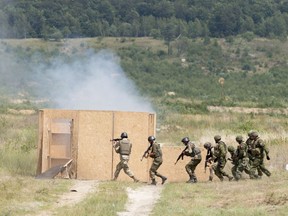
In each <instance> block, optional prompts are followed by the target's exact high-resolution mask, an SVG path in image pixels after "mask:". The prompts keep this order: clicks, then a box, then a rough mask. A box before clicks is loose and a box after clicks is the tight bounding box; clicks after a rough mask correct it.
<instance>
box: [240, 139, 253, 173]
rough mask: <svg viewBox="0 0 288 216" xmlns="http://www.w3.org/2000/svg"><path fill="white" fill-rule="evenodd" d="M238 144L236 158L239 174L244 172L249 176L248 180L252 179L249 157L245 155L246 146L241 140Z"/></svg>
mask: <svg viewBox="0 0 288 216" xmlns="http://www.w3.org/2000/svg"><path fill="white" fill-rule="evenodd" d="M238 144H239V145H238V146H237V157H238V159H239V165H238V169H239V171H240V173H242V172H243V171H244V172H245V173H246V174H248V175H249V177H250V178H254V176H253V175H251V166H250V163H249V157H248V153H247V151H248V146H247V144H246V143H245V142H244V141H243V140H241V141H240V142H238Z"/></svg>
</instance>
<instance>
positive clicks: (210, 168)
mask: <svg viewBox="0 0 288 216" xmlns="http://www.w3.org/2000/svg"><path fill="white" fill-rule="evenodd" d="M213 175H214V171H213V168H212V165H211V166H209V181H212V180H213Z"/></svg>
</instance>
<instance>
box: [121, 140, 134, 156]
mask: <svg viewBox="0 0 288 216" xmlns="http://www.w3.org/2000/svg"><path fill="white" fill-rule="evenodd" d="M130 153H131V144H130V141H129V140H128V139H123V140H121V141H120V154H121V155H130Z"/></svg>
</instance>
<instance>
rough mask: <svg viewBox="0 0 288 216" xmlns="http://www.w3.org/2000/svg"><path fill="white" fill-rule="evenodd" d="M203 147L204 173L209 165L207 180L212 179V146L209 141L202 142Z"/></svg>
mask: <svg viewBox="0 0 288 216" xmlns="http://www.w3.org/2000/svg"><path fill="white" fill-rule="evenodd" d="M204 148H205V149H206V150H207V154H206V158H205V173H206V167H209V181H212V180H213V176H214V172H213V169H212V164H213V162H212V160H213V146H212V145H211V143H210V142H207V143H205V144H204Z"/></svg>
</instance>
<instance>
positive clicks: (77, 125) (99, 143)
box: [37, 110, 209, 182]
mask: <svg viewBox="0 0 288 216" xmlns="http://www.w3.org/2000/svg"><path fill="white" fill-rule="evenodd" d="M53 119H72V120H73V127H72V129H71V130H72V146H71V159H73V163H72V168H73V169H74V172H75V177H76V178H78V179H98V180H110V179H112V178H113V174H114V172H115V168H116V165H117V163H118V162H119V160H120V159H119V154H116V152H115V151H114V149H113V148H112V142H110V140H111V139H112V138H119V137H120V134H121V133H122V132H127V133H128V138H129V139H130V141H131V142H132V145H133V147H132V153H131V157H130V161H129V165H130V168H131V170H132V172H133V173H134V174H135V177H137V178H138V179H140V180H141V181H143V182H149V181H150V179H149V169H150V166H151V163H152V159H151V158H150V159H146V158H144V159H143V161H141V160H140V159H141V157H142V155H143V153H144V151H145V150H146V149H147V147H148V146H149V143H148V141H147V138H148V136H150V135H155V136H156V134H155V127H156V114H154V113H146V112H120V111H87V110H86V111H83V110H78V111H77V110H41V111H40V113H39V145H38V159H39V160H38V167H37V173H38V174H39V173H42V172H44V171H46V170H47V169H48V168H49V163H48V158H49V148H50V147H49V145H50V142H49V131H50V130H51V121H52V120H53ZM55 130H56V129H55ZM63 130H65V129H63ZM156 137H157V136H156ZM157 141H158V140H157ZM183 148H184V146H182V147H181V146H165V145H162V151H163V160H164V162H163V164H162V166H161V167H160V168H159V170H158V171H159V173H161V174H163V175H164V176H167V177H168V181H170V182H182V181H187V180H188V174H187V173H186V170H185V165H186V164H187V163H188V162H189V160H190V158H189V157H185V158H184V160H183V161H182V160H179V161H178V163H177V164H176V165H174V163H175V161H176V159H177V157H178V155H179V154H180V152H181V151H182V150H183ZM59 149H61V148H59ZM205 154H206V151H204V149H202V158H203V160H202V162H201V163H200V164H199V165H198V167H197V169H196V175H197V177H198V180H199V181H207V180H208V175H209V170H207V173H204V158H205ZM119 181H132V180H131V179H130V178H129V177H128V176H127V175H126V174H125V173H124V172H123V171H122V172H121V173H120V175H119Z"/></svg>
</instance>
